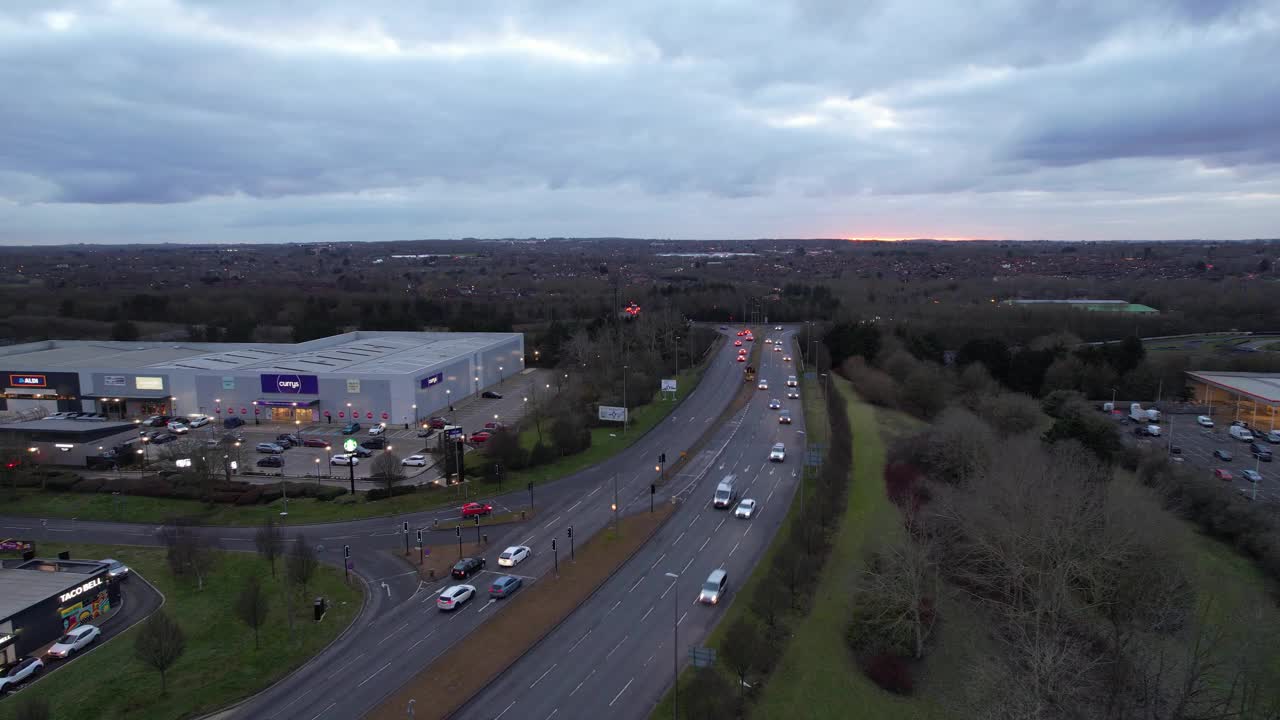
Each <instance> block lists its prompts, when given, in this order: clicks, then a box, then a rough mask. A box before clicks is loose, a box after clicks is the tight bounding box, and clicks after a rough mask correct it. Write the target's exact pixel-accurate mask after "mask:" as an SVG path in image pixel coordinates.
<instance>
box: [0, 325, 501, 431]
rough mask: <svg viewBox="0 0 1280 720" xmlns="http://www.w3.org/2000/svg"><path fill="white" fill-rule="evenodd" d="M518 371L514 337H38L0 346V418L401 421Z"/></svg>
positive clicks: (395, 334) (431, 411)
mask: <svg viewBox="0 0 1280 720" xmlns="http://www.w3.org/2000/svg"><path fill="white" fill-rule="evenodd" d="M523 370H524V336H523V335H521V334H518V333H448V332H363V331H357V332H350V333H346V334H343V335H335V336H333V337H326V338H320V339H318V340H310V341H308V342H303V343H296V344H284V343H278V344H277V343H186V342H114V341H111V342H109V341H92V340H74V341H72V340H46V341H42V342H35V343H26V344H22V345H10V346H7V347H0V381H3V382H4V395H3V398H0V414H3V415H5V416H6V417H7V418H8V419H9V420H10V421H12V420H22V419H30V418H37V417H39V416H42V415H45V414H46V413H52V412H55V411H62V410H75V411H81V412H100V413H103V414H104V415H106V416H107V418H108V420H117V419H119V420H126V419H129V418H137V417H142V416H147V415H151V414H170V415H179V414H181V415H193V414H203V415H208V416H209V417H211V418H213V421H214V422H218V421H219V420H223V419H225V418H227V417H231V416H235V417H240V418H242V419H244V420H245V421H246V422H253V420H254V419H255V418H256V419H258V420H259V421H260V422H281V423H289V424H291V425H292V424H295V421H296V422H300V423H320V422H330V423H337V422H344V423H345V422H348V421H350V420H352V419H356V420H358V421H360V422H362V423H365V424H369V423H374V422H384V421H385V422H390V423H401V422H404V423H407V422H414V421H416V420H418V419H419V418H426V417H428V416H430V415H432V414H438V413H439V411H441V410H443V409H447V408H448V407H449V405H450V404H451V403H453V402H457V401H458V400H460V399H462V398H465V397H467V396H468V395H474V394H478V393H480V392H483V391H484V390H485V389H486V388H489V387H491V386H494V385H497V384H499V383H501V382H502V381H503V380H505V379H506V378H509V377H511V376H512V375H515V374H518V373H520V372H521V371H523Z"/></svg>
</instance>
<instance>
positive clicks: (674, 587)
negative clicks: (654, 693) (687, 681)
mask: <svg viewBox="0 0 1280 720" xmlns="http://www.w3.org/2000/svg"><path fill="white" fill-rule="evenodd" d="M667 577H669V578H673V579H674V582H672V584H671V717H672V718H677V717H680V601H679V600H678V599H677V596H678V595H679V594H680V588H679V584H680V576H679V575H677V574H675V573H667Z"/></svg>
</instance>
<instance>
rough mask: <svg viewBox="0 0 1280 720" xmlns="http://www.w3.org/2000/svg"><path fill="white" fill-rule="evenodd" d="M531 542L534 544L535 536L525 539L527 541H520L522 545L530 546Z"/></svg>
mask: <svg viewBox="0 0 1280 720" xmlns="http://www.w3.org/2000/svg"><path fill="white" fill-rule="evenodd" d="M531 542H533V536H532V535H530V536H529V537H527V538H525V539H523V540H521V541H520V544H521V545H528V544H529V543H531Z"/></svg>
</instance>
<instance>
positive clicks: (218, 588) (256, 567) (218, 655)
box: [0, 543, 362, 720]
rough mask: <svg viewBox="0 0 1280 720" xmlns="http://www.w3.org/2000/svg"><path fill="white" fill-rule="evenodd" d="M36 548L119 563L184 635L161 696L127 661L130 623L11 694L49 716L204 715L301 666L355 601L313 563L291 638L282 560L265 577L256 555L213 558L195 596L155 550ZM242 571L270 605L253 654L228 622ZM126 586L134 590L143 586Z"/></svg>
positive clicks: (10, 707) (357, 597)
mask: <svg viewBox="0 0 1280 720" xmlns="http://www.w3.org/2000/svg"><path fill="white" fill-rule="evenodd" d="M44 547H45V552H46V553H49V554H51V553H53V552H56V551H61V550H69V551H70V552H71V557H73V558H77V557H78V558H102V557H113V558H116V559H119V560H122V561H124V562H125V563H126V564H128V565H129V566H130V567H131V568H132V569H133V570H134V572H135V573H137V574H139V575H142V576H143V577H145V578H146V579H147V580H148V581H150V582H151V584H153V585H155V587H156V589H158V590H159V591H160V592H161V593H163V594H164V596H165V604H164V606H163V608H164V610H165V611H167V612H169V613H170V614H172V615H173V617H174V618H176V619H177V621H178V623H179V624H180V625H181V626H182V629H183V631H184V633H185V634H186V652H185V653H184V654H183V655H182V657H181V658H180V659H179V660H178V661H177V663H175V664H174V666H173V667H172V668H171V669H170V670H169V672H168V677H167V685H168V692H167V694H164V695H162V694H161V692H160V676H159V674H158V673H156V672H155V671H154V670H151V669H149V668H147V667H146V666H144V665H143V664H142V663H141V662H139V661H138V660H137V659H136V658H135V657H134V654H133V643H134V636H135V635H136V634H137V632H138V631H139V626H138V625H135V626H134V627H132V628H130V629H129V630H128V631H127V632H125V633H124V634H122V635H120V636H118V637H116V638H113V639H112V640H110V641H107V642H105V643H103V644H102V645H101V646H100V647H98V648H97V649H95V650H93V651H92V652H89V653H87V654H85V655H84V656H82V657H80V658H78V659H76V660H75V662H74V663H73V664H72V665H70V666H68V667H67V668H64V669H62V670H58V671H57V672H53V673H50V674H49V675H48V676H46V677H44V678H42V679H41V680H40V681H39V682H37V683H35V684H34V685H31V686H30V687H28V688H26V689H24V690H22V691H21V692H20V693H18V695H16V696H15V698H17V697H28V696H30V695H39V696H42V697H45V698H48V700H49V702H50V704H51V706H52V710H53V713H52V716H53V717H59V718H72V717H93V718H101V719H103V720H109V719H112V718H120V719H122V720H123V719H125V718H127V720H162V719H164V720H167V719H169V718H183V717H190V716H192V715H195V714H199V713H203V712H210V711H213V710H215V709H217V708H220V707H223V706H225V705H227V704H228V703H231V702H234V701H236V700H238V699H241V698H244V697H247V696H249V695H252V694H253V693H255V692H257V691H259V690H261V689H263V688H265V687H267V686H268V685H271V684H272V683H274V682H275V681H277V680H279V679H280V678H282V677H284V676H285V675H287V674H288V673H289V672H290V671H292V670H293V669H294V668H296V667H298V666H299V665H301V664H303V663H304V662H305V661H306V660H308V659H309V658H311V657H312V656H313V655H315V654H316V653H317V652H319V651H320V650H321V649H323V648H324V647H325V646H326V645H328V643H329V642H330V641H331V640H333V638H335V637H337V636H338V635H339V634H340V633H341V632H342V631H343V630H344V629H345V628H346V627H347V625H349V624H350V623H351V620H352V619H353V618H354V617H355V616H356V613H357V612H358V611H359V609H360V604H361V601H362V598H361V594H360V590H359V588H358V586H350V587H349V586H347V585H346V584H345V583H344V581H343V577H342V573H341V572H340V571H339V570H337V569H334V568H330V567H328V566H323V565H322V566H320V567H319V568H318V569H317V570H316V574H315V577H314V578H313V579H312V581H311V583H310V584H309V586H308V588H307V592H306V594H305V597H304V595H303V594H302V593H301V592H297V593H296V594H295V595H294V601H293V605H294V627H295V630H294V632H293V638H294V639H293V640H291V639H290V631H289V622H288V620H287V616H286V614H285V581H284V566H283V563H282V562H279V561H278V562H277V563H276V575H277V579H275V580H272V578H271V571H270V569H269V568H268V566H267V563H266V561H264V560H262V559H261V558H260V557H258V556H257V555H251V554H248V553H231V552H219V553H217V558H218V559H217V563H216V565H215V569H214V571H213V572H212V573H211V574H210V576H209V577H208V578H206V580H205V588H204V590H202V591H201V590H197V589H196V584H195V582H194V581H191V582H188V581H187V580H185V579H175V578H174V577H173V576H172V575H170V573H169V569H168V565H167V564H166V563H165V551H164V550H163V549H158V548H140V547H133V546H106V545H75V544H68V545H64V544H56V543H47V544H45V545H44ZM250 574H257V575H258V576H259V577H260V578H262V580H263V586H264V587H265V588H266V589H267V592H268V593H269V595H270V598H271V607H270V612H269V614H268V616H267V621H266V623H265V624H264V625H263V627H262V628H261V629H260V641H261V647H260V648H258V649H254V644H253V631H252V630H250V629H249V627H248V626H246V625H245V624H244V623H242V622H241V621H240V620H238V619H237V618H236V615H235V612H234V609H233V608H234V607H235V601H236V596H237V595H238V594H239V592H240V589H241V588H242V587H243V585H244V581H245V579H246V578H247V577H248V576H249V575H250ZM129 582H130V583H139V584H140V583H141V582H142V579H141V578H139V577H134V578H131V579H130V580H129ZM126 592H127V591H126ZM316 596H324V597H325V598H327V599H328V601H329V603H330V609H329V611H328V614H327V615H326V616H325V618H324V620H323V621H321V622H319V623H316V622H313V621H312V619H311V618H312V608H311V600H312V599H313V598H315V597H316ZM17 704H18V703H17V701H16V699H14V700H6V701H0V719H2V720H11V718H13V717H14V713H15V712H16V706H17Z"/></svg>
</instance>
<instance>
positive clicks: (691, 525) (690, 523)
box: [689, 513, 702, 527]
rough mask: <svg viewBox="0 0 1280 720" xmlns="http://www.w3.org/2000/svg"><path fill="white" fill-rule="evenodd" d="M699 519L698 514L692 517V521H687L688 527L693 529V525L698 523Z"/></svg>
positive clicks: (700, 514)
mask: <svg viewBox="0 0 1280 720" xmlns="http://www.w3.org/2000/svg"><path fill="white" fill-rule="evenodd" d="M700 517H702V513H698V514H697V515H694V516H693V520H691V521H689V527H693V524H694V523H696V522H698V518H700Z"/></svg>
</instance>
